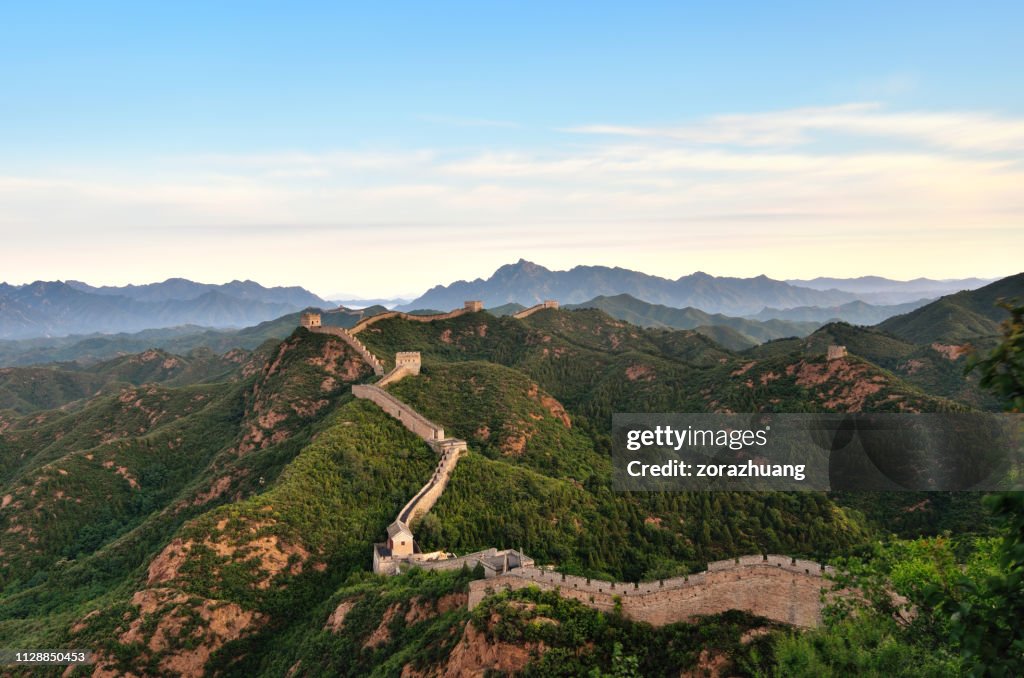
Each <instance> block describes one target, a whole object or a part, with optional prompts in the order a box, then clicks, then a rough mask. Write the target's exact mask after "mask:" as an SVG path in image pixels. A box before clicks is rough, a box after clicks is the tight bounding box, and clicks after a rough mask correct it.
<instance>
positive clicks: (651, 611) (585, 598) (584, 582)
mask: <svg viewBox="0 0 1024 678" xmlns="http://www.w3.org/2000/svg"><path fill="white" fill-rule="evenodd" d="M830 570H831V568H826V567H824V566H822V565H820V564H818V563H813V562H810V561H804V560H796V559H792V558H788V557H786V556H774V555H773V556H745V557H743V558H737V559H735V560H724V561H718V562H714V563H710V564H709V565H708V569H707V571H705V572H701V573H698V574H692V575H689V576H687V577H675V578H673V579H665V580H662V581H658V582H645V583H629V582H607V581H600V580H591V579H585V578H583V577H574V576H571V575H563V574H559V573H557V572H550V571H547V570H539V569H537V568H534V567H524V568H518V569H514V570H510V571H508V572H506V573H504V574H501V575H499V576H497V577H494V578H493V579H486V580H481V581H473V582H470V584H469V607H470V609H472V608H474V607H476V605H478V604H479V603H480V601H481V600H483V598H484V597H485V596H487V595H490V594H491V593H494V592H496V591H500V590H510V589H520V588H525V587H528V586H537V587H539V588H542V589H546V590H557V591H558V593H559V595H561V596H563V597H566V598H573V599H575V600H578V601H580V602H581V603H583V604H584V605H588V606H590V607H592V608H594V609H597V610H602V611H604V612H611V611H612V610H614V609H615V608H616V606H617V605H621V610H622V614H623V615H624V616H625V617H626V618H628V619H632V620H635V621H643V622H647V623H649V624H653V625H655V626H662V625H665V624H672V623H675V622H682V621H691V620H693V619H694V618H695V617H700V616H705V615H710V614H718V613H721V612H725V611H727V610H743V611H745V612H749V613H751V614H755V615H759V616H761V617H766V618H768V619H772V620H774V621H778V622H782V623H785V624H791V625H793V626H800V627H805V628H811V627H815V626H818V625H820V624H821V610H822V606H823V602H822V598H821V595H822V590H823V589H827V588H828V581H827V580H826V579H825V578H824V577H823V576H822V575H823V574H824V573H825V572H828V571H830Z"/></svg>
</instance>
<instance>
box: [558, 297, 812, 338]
mask: <svg viewBox="0 0 1024 678" xmlns="http://www.w3.org/2000/svg"><path fill="white" fill-rule="evenodd" d="M566 308H569V309H573V308H597V309H600V310H602V311H604V312H605V313H607V314H608V315H610V316H612V317H613V318H618V319H619V320H625V321H626V322H628V323H631V324H633V325H639V326H640V327H667V328H673V329H679V330H693V329H697V330H698V331H700V330H699V329H698V328H704V327H728V328H729V329H731V330H735V332H736V333H738V334H739V335H740V338H742V339H745V340H746V346H750V345H753V344H760V343H762V342H765V341H770V340H772V339H780V338H782V337H803V336H807V335H808V334H810V333H811V332H813V331H814V330H815V329H817V328H818V327H819V325H820V324H819V323H817V322H792V321H785V320H774V319H769V320H748V319H746V318H733V317H730V316H727V315H722V314H721V313H705V312H704V311H701V310H700V309H697V308H692V307H687V308H672V307H670V306H662V305H660V304H649V303H647V302H645V301H641V300H640V299H636V298H635V297H632V296H630V295H628V294H619V295H616V296H614V297H595V298H593V299H591V300H590V301H585V302H583V303H582V304H572V305H569V306H567V307H566ZM702 333H704V332H702ZM734 337H735V335H732V336H730V335H728V334H725V333H722V334H719V335H718V338H722V339H725V341H727V342H729V343H731V344H733V345H737V344H738V343H740V342H739V341H737V338H734ZM711 338H712V339H716V337H715V336H712V337H711ZM746 346H741V348H746Z"/></svg>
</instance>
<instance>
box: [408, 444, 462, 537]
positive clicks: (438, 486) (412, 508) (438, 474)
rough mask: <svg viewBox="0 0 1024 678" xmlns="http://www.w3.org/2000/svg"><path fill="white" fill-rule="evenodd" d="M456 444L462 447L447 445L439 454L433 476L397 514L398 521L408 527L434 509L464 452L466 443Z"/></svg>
mask: <svg viewBox="0 0 1024 678" xmlns="http://www.w3.org/2000/svg"><path fill="white" fill-rule="evenodd" d="M450 440H455V439H450ZM445 442H447V441H445ZM457 442H460V443H462V445H461V446H458V445H449V446H446V447H445V448H444V450H443V451H442V452H441V460H440V461H439V462H438V464H437V468H435V469H434V475H433V476H431V478H430V480H428V481H427V484H426V485H424V486H423V487H422V488H420V491H419V492H417V493H416V496H414V497H413V498H412V499H410V500H409V503H407V504H406V505H405V506H404V507H402V510H401V511H399V513H398V520H400V521H402V522H403V523H405V524H406V525H408V524H410V523H411V522H412V521H413V520H415V519H416V518H418V517H420V516H422V515H423V514H424V513H426V512H427V511H429V510H430V509H432V508H433V507H434V504H436V503H437V500H438V499H439V498H440V497H441V494H442V493H443V492H444V488H446V487H448V478H449V477H451V474H452V470H454V469H455V465H456V464H457V463H458V462H459V457H460V456H462V453H463V452H465V451H466V443H465V442H464V441H461V440H459V441H457Z"/></svg>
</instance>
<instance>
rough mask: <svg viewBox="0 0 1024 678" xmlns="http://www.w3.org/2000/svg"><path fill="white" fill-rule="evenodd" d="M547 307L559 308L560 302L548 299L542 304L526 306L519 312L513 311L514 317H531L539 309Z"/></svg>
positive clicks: (520, 318)
mask: <svg viewBox="0 0 1024 678" xmlns="http://www.w3.org/2000/svg"><path fill="white" fill-rule="evenodd" d="M545 308H558V302H557V301H555V300H554V299H547V300H545V301H544V302H542V303H540V304H537V305H535V306H531V307H530V308H524V309H523V310H522V311H519V312H518V313H513V314H512V317H513V318H516V319H519V320H522V319H523V318H528V317H530V316H531V315H533V314H534V313H536V312H537V311H543V310H544V309H545Z"/></svg>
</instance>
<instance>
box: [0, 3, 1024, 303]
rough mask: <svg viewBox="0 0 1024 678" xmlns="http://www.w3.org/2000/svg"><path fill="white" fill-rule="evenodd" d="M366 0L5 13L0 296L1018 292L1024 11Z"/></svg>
mask: <svg viewBox="0 0 1024 678" xmlns="http://www.w3.org/2000/svg"><path fill="white" fill-rule="evenodd" d="M383 4H384V3H310V2H290V3H280V2H257V1H254V0H250V1H248V2H218V3H209V2H175V3H138V2H133V3H109V2H74V3H57V2H37V3H4V4H3V5H0V280H5V281H7V282H10V283H15V284H17V283H26V282H31V281H33V280H39V279H44V280H57V279H60V280H66V279H77V280H84V281H86V282H90V283H92V284H126V283H143V282H152V281H156V280H163V279H165V278H168V277H177V276H180V277H187V278H191V279H194V280H199V281H203V282H226V281H228V280H231V279H254V280H257V281H259V282H261V283H263V284H266V285H292V284H297V285H303V286H305V287H307V288H308V289H311V290H312V291H314V292H317V293H319V294H321V295H329V296H333V297H335V298H337V297H338V296H339V295H350V296H388V295H411V294H418V293H421V292H422V291H423V290H425V289H426V288H428V287H430V286H433V285H435V284H439V283H440V284H447V283H449V282H451V281H454V280H457V279H472V278H476V277H486V276H488V275H490V273H492V272H493V271H494V269H496V268H497V267H498V266H500V265H502V264H506V263H511V262H514V261H516V260H518V259H520V258H525V259H529V260H531V261H535V262H537V263H540V264H543V265H545V266H548V267H549V268H555V269H564V268H570V267H572V266H575V265H580V264H601V265H609V266H621V267H624V268H630V269H635V270H642V271H644V272H647V273H652V274H657V275H663V276H666V277H670V278H676V277H679V276H681V275H686V274H689V273H692V272H694V271H698V270H700V271H705V272H707V273H711V274H714V275H731V276H741V277H750V276H756V275H759V274H766V275H769V276H770V277H773V278H780V279H786V278H809V277H815V276H819V275H824V276H835V277H853V276H859V275H884V276H888V277H892V278H898V279H909V278H914V277H918V276H927V277H933V278H958V277H967V276H975V275H976V276H981V277H996V276H1002V275H1008V274H1011V273H1016V272H1019V271H1020V270H1022V269H1024V266H1022V265H1021V261H1024V257H1022V256H1021V253H1022V252H1024V40H1021V39H1020V35H1019V29H1020V26H1021V25H1024V3H1020V2H988V3H984V4H983V5H979V4H978V3H968V2H958V3H943V2H935V1H934V0H933V1H932V2H926V3H925V2H920V3H919V2H899V3H892V2H884V3H873V2H859V3H832V2H821V1H819V2H813V3H801V2H782V3H759V2H731V3H720V2H714V3H713V2H708V3H695V2H693V3H691V2H671V3H654V2H649V3H640V2H636V3H632V2H631V3H625V2H617V3H602V2H563V3H549V2H536V3H527V2H503V3H480V2H467V3H449V2H431V3H422V2H420V3H403V2H392V3H387V6H386V7H384V6H383ZM373 5H379V6H377V7H373Z"/></svg>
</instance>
